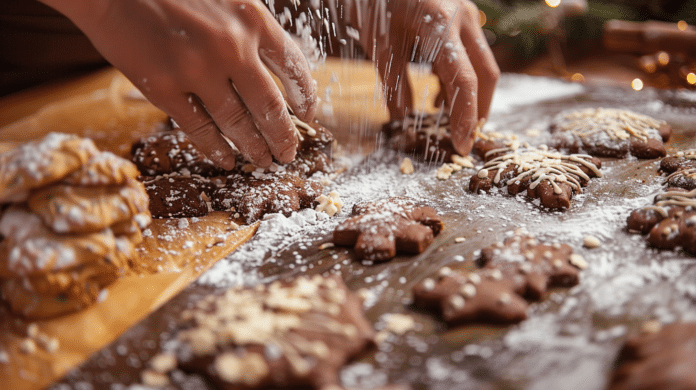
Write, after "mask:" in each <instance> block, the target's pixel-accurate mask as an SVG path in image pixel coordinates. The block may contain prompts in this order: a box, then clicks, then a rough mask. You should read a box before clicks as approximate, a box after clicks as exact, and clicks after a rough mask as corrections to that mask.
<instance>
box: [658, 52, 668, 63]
mask: <svg viewBox="0 0 696 390" xmlns="http://www.w3.org/2000/svg"><path fill="white" fill-rule="evenodd" d="M657 62H658V63H660V65H662V66H667V65H668V64H669V54H667V52H664V51H661V52H659V53H658V54H657Z"/></svg>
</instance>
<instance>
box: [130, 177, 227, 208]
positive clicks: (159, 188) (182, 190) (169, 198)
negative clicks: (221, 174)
mask: <svg viewBox="0 0 696 390" xmlns="http://www.w3.org/2000/svg"><path fill="white" fill-rule="evenodd" d="M143 184H145V190H146V191H147V194H148V196H149V197H150V213H152V217H153V218H190V217H201V216H204V215H206V214H208V211H209V208H208V203H207V202H208V201H209V200H210V194H211V193H212V192H213V187H214V185H213V184H212V183H211V182H210V180H208V179H206V178H204V177H201V176H198V175H190V176H185V175H181V174H170V175H164V176H157V177H154V178H143Z"/></svg>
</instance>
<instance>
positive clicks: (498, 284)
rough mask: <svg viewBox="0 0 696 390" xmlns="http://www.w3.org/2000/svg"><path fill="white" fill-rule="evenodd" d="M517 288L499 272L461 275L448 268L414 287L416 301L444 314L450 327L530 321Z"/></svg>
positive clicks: (419, 304)
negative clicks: (527, 319)
mask: <svg viewBox="0 0 696 390" xmlns="http://www.w3.org/2000/svg"><path fill="white" fill-rule="evenodd" d="M515 287H516V282H515V280H514V279H513V278H511V277H510V276H506V275H504V274H503V273H502V272H501V271H500V270H498V269H483V270H478V271H475V272H459V271H452V270H450V269H449V268H447V267H445V268H443V269H441V270H440V274H439V276H438V278H437V279H433V278H426V279H424V280H423V281H421V282H420V283H418V284H417V285H416V286H414V288H413V300H414V303H415V305H416V306H419V307H422V308H425V309H428V310H432V311H435V312H437V313H439V314H440V315H442V319H443V320H444V321H445V322H446V323H447V324H449V325H461V324H464V323H471V322H489V323H516V322H520V321H522V320H524V319H526V318H527V313H526V312H527V308H528V306H529V305H528V304H527V302H526V301H525V300H524V299H522V297H520V296H519V295H518V294H517V293H515Z"/></svg>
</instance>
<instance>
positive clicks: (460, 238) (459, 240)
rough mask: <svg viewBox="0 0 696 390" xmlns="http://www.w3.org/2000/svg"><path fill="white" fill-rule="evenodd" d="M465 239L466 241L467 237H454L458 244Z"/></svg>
mask: <svg viewBox="0 0 696 390" xmlns="http://www.w3.org/2000/svg"><path fill="white" fill-rule="evenodd" d="M464 241H466V237H456V238H455V239H454V242H456V243H457V244H459V243H460V242H464Z"/></svg>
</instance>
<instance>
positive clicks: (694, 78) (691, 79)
mask: <svg viewBox="0 0 696 390" xmlns="http://www.w3.org/2000/svg"><path fill="white" fill-rule="evenodd" d="M686 82H687V83H689V84H691V85H696V73H694V72H691V73H689V74H687V75H686Z"/></svg>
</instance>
